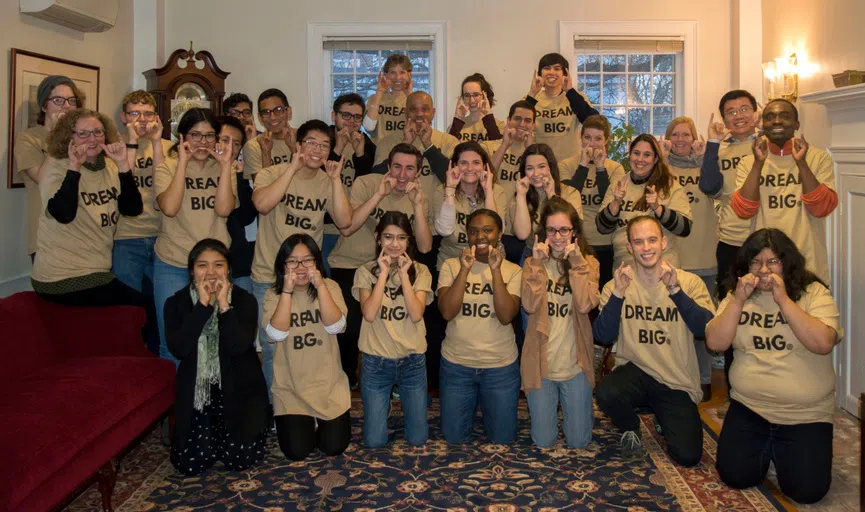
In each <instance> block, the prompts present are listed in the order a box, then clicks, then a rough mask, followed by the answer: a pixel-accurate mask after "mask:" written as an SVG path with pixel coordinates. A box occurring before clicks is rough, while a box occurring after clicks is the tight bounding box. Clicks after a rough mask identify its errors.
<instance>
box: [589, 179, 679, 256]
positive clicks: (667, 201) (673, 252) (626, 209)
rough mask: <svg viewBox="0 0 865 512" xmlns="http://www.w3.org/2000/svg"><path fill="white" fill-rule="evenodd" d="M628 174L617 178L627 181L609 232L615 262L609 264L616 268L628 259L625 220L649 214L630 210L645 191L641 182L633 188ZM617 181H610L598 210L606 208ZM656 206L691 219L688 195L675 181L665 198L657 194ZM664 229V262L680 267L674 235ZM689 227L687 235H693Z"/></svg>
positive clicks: (633, 209) (611, 198)
mask: <svg viewBox="0 0 865 512" xmlns="http://www.w3.org/2000/svg"><path fill="white" fill-rule="evenodd" d="M630 176H631V175H630V173H628V174H625V175H624V176H622V177H621V178H620V179H623V180H627V183H628V190H627V191H626V192H625V200H624V201H623V202H622V206H621V208H620V209H619V221H618V224H617V226H616V230H615V231H613V233H612V235H613V255H614V257H615V262H614V264H613V268H618V267H619V264H620V263H621V262H622V261H625V260H629V259H630V258H631V256H630V254H628V246H627V243H628V233H627V231H626V229H625V227H626V226H627V224H628V221H629V220H630V219H632V218H634V217H639V216H641V215H649V212H648V210H645V211H639V210H636V209H635V208H634V205H635V204H636V203H637V201H639V200H640V198H641V197H643V192H645V190H646V184H645V183H643V184H641V185H637V184H635V183H634V182H633V180H631V177H630ZM616 184H617V182H612V181H611V182H610V186H609V188H607V195H606V196H604V201H603V202H602V203H601V207H600V208H599V209H598V211H601V210H603V209H604V208H606V207H607V205H608V204H610V203H611V202H613V193H614V192H615V190H616ZM658 204H660V205H661V206H663V207H664V208H670V209H671V210H674V211H675V212H677V213H678V214H679V215H682V216H684V217H687V218H689V219H690V218H692V217H691V205H690V204H688V196H687V195H686V194H685V190H684V189H683V188H682V186H681V185H679V182H678V181H673V185H672V186H671V187H670V194H669V195H668V196H666V197H662V196H661V193H660V191H659V192H658ZM663 229H664V236H666V237H667V250H666V251H664V259H665V260H667V261H668V262H670V264H671V265H673V266H674V267H681V263H680V260H679V246H678V239H679V237H678V236H677V235H674V234H673V233H670V232H669V231H667V228H663ZM693 231H694V230H693V228H692V229H691V232H692V233H693Z"/></svg>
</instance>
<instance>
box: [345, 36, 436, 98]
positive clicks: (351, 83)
mask: <svg viewBox="0 0 865 512" xmlns="http://www.w3.org/2000/svg"><path fill="white" fill-rule="evenodd" d="M394 53H405V54H408V57H409V59H410V60H411V64H412V85H413V89H414V90H415V91H425V92H427V93H430V94H431V92H430V74H431V70H430V62H431V60H432V59H431V53H432V50H408V51H405V50H396V49H393V48H388V49H377V50H332V51H331V52H330V54H331V64H330V71H331V80H330V84H331V91H332V94H331V98H330V99H331V101H333V100H335V99H336V98H337V97H339V96H341V95H343V94H348V93H352V92H356V93H358V94H360V95H361V96H362V97H363V98H364V99H367V98H369V97H370V96H371V95H373V94H375V90H376V86H377V83H378V72H379V71H381V69H382V67H383V66H384V62H385V60H387V58H388V56H390V55H392V54H394Z"/></svg>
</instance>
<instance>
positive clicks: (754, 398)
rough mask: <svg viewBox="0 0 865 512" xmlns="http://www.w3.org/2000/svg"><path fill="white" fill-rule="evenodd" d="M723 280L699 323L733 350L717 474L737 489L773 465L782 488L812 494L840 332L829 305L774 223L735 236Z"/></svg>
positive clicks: (824, 451) (818, 478)
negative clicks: (738, 241) (710, 314)
mask: <svg viewBox="0 0 865 512" xmlns="http://www.w3.org/2000/svg"><path fill="white" fill-rule="evenodd" d="M726 287H727V289H728V290H731V291H730V292H729V293H728V294H727V297H726V298H725V299H724V301H723V302H721V305H720V306H718V312H719V313H718V316H717V318H715V319H714V320H712V321H711V322H710V323H709V325H708V327H707V328H706V339H707V342H708V345H709V348H710V349H712V350H717V351H724V350H726V349H727V348H729V347H730V346H731V345H732V347H733V349H734V351H735V357H734V358H733V365H732V366H731V367H730V383H731V384H732V387H733V391H732V393H731V395H730V409H729V411H727V414H726V416H725V417H724V426H723V428H722V429H721V437H720V439H719V440H718V459H717V463H716V465H715V467H716V468H717V469H718V474H719V475H720V477H721V480H723V481H724V483H726V484H727V485H729V486H730V487H733V488H736V489H744V488H746V487H752V486H755V485H760V484H761V483H763V480H764V479H765V478H766V472H767V471H768V470H769V463H770V462H774V463H775V469H776V470H777V472H778V484H779V485H780V487H781V491H782V492H783V493H784V494H786V495H787V496H789V497H790V498H793V499H794V500H796V501H798V502H799V503H815V502H817V501H820V500H821V499H822V498H823V497H824V496H825V495H826V493H827V492H828V491H829V484H830V483H831V481H832V437H833V428H834V427H833V424H832V415H833V413H834V410H835V371H834V369H833V367H832V349H833V348H834V347H835V345H837V344H838V343H839V342H840V341H841V337H842V336H843V335H844V331H843V329H842V328H841V323H840V319H839V314H838V307H837V306H836V305H835V301H834V300H833V299H832V295H831V294H830V293H829V289H828V288H827V286H826V284H825V283H823V282H822V281H821V280H820V278H819V277H817V276H816V275H815V274H813V273H812V272H810V271H808V270H806V261H805V257H804V256H803V255H802V253H801V252H799V249H798V248H797V247H796V245H795V244H794V243H793V241H792V240H790V238H789V237H787V235H785V234H784V233H783V232H782V231H780V230H778V229H761V230H759V231H756V232H754V233H752V234H751V236H749V237H748V238H747V240H745V243H744V244H743V245H742V248H741V249H739V254H738V256H737V257H736V261H735V262H734V263H733V266H732V267H731V269H730V275H729V276H728V282H727V284H726Z"/></svg>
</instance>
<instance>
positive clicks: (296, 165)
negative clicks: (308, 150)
mask: <svg viewBox="0 0 865 512" xmlns="http://www.w3.org/2000/svg"><path fill="white" fill-rule="evenodd" d="M305 165H306V155H305V154H303V151H301V152H300V153H295V154H294V155H293V156H292V159H291V162H289V164H288V169H287V170H286V171H287V172H292V173H294V172H297V171H299V170H300V169H302V168H303V167H304V166H305Z"/></svg>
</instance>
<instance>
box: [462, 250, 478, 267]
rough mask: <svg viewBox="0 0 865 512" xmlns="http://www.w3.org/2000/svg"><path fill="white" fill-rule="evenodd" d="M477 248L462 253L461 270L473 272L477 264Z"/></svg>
mask: <svg viewBox="0 0 865 512" xmlns="http://www.w3.org/2000/svg"><path fill="white" fill-rule="evenodd" d="M475 261H476V260H475V246H474V245H473V246H471V247H466V248H464V249H463V250H462V251H460V268H462V269H463V270H471V268H472V265H474V264H475Z"/></svg>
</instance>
